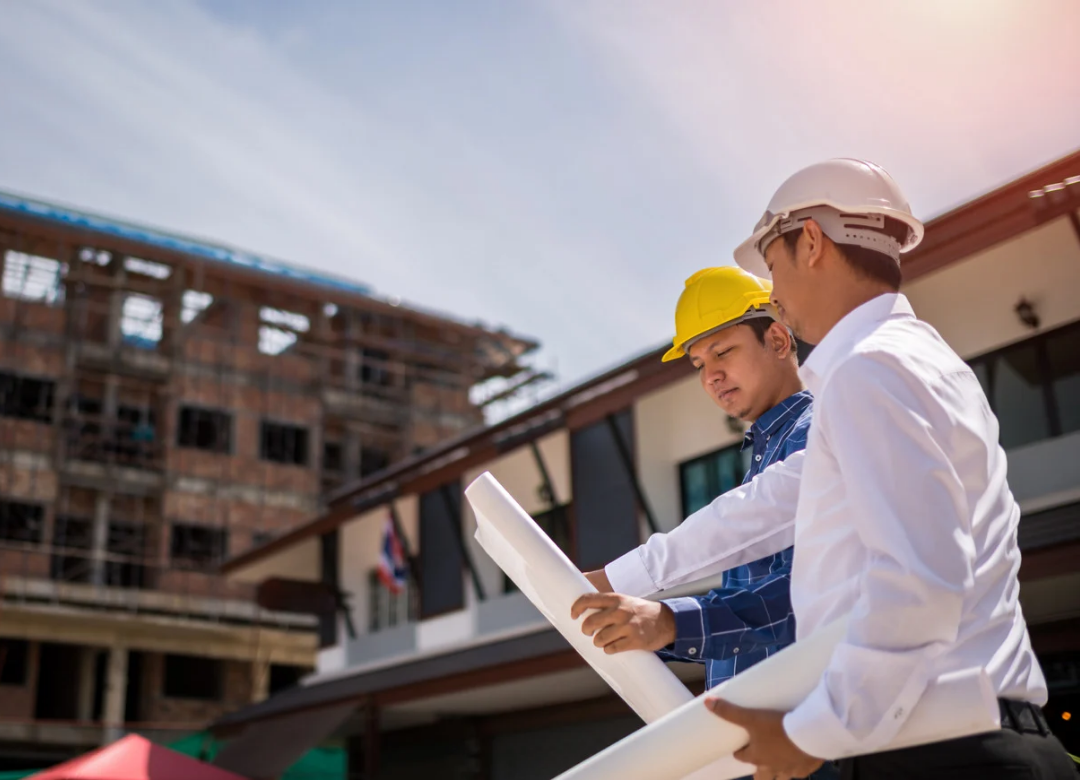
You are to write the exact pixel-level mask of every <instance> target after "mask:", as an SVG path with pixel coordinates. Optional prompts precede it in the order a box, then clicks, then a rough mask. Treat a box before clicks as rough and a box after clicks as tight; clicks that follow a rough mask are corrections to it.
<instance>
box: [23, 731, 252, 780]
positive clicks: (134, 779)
mask: <svg viewBox="0 0 1080 780" xmlns="http://www.w3.org/2000/svg"><path fill="white" fill-rule="evenodd" d="M27 780H246V778H244V777H242V776H241V775H237V774H233V773H232V772H226V771H225V770H224V769H218V768H217V767H216V766H211V765H210V764H206V763H203V762H202V761H199V760H197V759H194V758H191V757H190V756H185V755H184V754H183V753H177V752H176V751H175V750H169V749H168V748H167V747H162V746H161V745H156V744H154V743H153V742H151V741H150V740H148V739H146V738H145V737H140V736H139V735H138V734H129V735H128V736H126V737H124V738H123V739H120V740H117V741H116V742H113V743H112V744H111V745H106V746H105V747H103V748H99V749H97V750H95V751H94V752H93V753H87V754H86V755H85V756H79V757H78V758H73V759H71V760H70V761H65V762H64V763H62V764H57V765H56V766H54V767H52V768H51V769H45V770H43V771H41V772H38V773H37V774H36V775H31V776H30V777H29V778H27Z"/></svg>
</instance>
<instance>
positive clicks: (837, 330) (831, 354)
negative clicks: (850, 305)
mask: <svg viewBox="0 0 1080 780" xmlns="http://www.w3.org/2000/svg"><path fill="white" fill-rule="evenodd" d="M914 316H915V310H914V309H912V308H911V304H910V303H909V302H908V299H907V296H905V295H904V294H902V293H885V294H883V295H879V296H877V297H876V298H871V299H870V300H868V301H867V302H866V303H864V304H862V305H861V306H857V307H856V308H854V309H852V310H851V311H849V312H848V313H847V314H845V315H844V316H843V318H841V320H840V321H839V322H838V323H836V324H835V325H833V326H832V329H831V330H829V332H828V333H826V334H825V338H823V339H822V340H821V343H820V344H818V345H817V346H816V347H814V350H813V352H811V353H810V357H808V358H807V359H806V362H805V363H803V365H802V368H800V369H799V374H800V375H801V377H802V380H803V383H804V384H805V385H806V386H807V387H808V388H809V389H810V391H811V392H812V393H814V394H815V395H816V394H818V393H820V392H821V389H822V387H823V386H824V385H825V380H826V379H828V377H829V374H831V373H832V370H833V369H834V368H835V367H836V366H837V365H838V364H839V363H840V361H841V360H842V359H843V358H844V357H846V356H847V355H850V354H851V352H852V350H853V349H854V348H855V345H856V344H858V343H859V342H860V341H862V340H863V339H864V338H866V337H867V336H868V335H870V334H871V333H873V332H874V330H875V329H876V328H877V326H878V325H880V324H881V323H882V322H884V321H885V320H888V319H891V318H893V317H912V318H913V317H914Z"/></svg>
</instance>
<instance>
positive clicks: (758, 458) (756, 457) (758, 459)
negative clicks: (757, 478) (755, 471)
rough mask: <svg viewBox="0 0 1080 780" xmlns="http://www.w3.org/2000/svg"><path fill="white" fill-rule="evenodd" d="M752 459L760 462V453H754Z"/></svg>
mask: <svg viewBox="0 0 1080 780" xmlns="http://www.w3.org/2000/svg"><path fill="white" fill-rule="evenodd" d="M754 460H756V461H757V462H758V463H760V462H761V456H760V455H755V456H754Z"/></svg>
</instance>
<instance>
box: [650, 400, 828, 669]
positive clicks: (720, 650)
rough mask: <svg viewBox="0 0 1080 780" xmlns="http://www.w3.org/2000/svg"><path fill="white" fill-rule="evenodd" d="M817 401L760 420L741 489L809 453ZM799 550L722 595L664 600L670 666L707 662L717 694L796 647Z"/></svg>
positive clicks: (750, 568)
mask: <svg viewBox="0 0 1080 780" xmlns="http://www.w3.org/2000/svg"><path fill="white" fill-rule="evenodd" d="M812 408H813V397H812V396H811V395H810V391H809V390H803V391H802V392H799V393H795V394H794V395H792V396H789V397H787V398H785V399H784V400H783V401H781V402H780V403H779V404H777V405H776V406H774V407H773V408H772V409H770V410H769V411H767V412H765V414H763V415H761V417H759V418H758V419H757V420H756V421H755V422H754V424H753V425H751V426H750V430H749V431H747V433H746V438H745V439H744V440H743V449H744V450H745V449H746V448H747V447H749V448H751V449H752V453H753V458H752V460H751V462H750V470H749V471H747V472H746V477H745V478H744V479H743V484H745V483H747V482H749V481H750V480H752V479H753V478H754V477H755V476H757V474H758V473H760V472H761V470H762V469H764V468H765V467H766V466H769V465H771V464H773V463H776V462H777V461H781V460H783V459H784V458H786V457H787V456H788V455H790V454H791V453H793V452H798V451H799V450H802V449H805V448H806V436H807V434H808V433H809V432H810V415H811V410H812ZM793 551H794V548H793V547H789V548H787V549H786V550H784V551H783V552H779V553H777V554H776V555H771V556H769V557H767V558H762V559H761V560H758V561H754V562H752V563H748V564H745V565H743V566H737V567H736V568H734V569H731V570H729V571H726V572H724V587H722V588H718V589H716V590H713V591H710V592H709V593H708V595H706V596H690V597H687V598H677V599H665V600H664V603H665V604H667V605H668V606H669V607H670V608H671V611H672V612H674V613H675V642H674V643H673V644H671V645H668V647H666V648H664V650H662V651H661V652H660V655H661V657H663V658H665V659H666V660H675V661H694V662H705V664H706V671H707V681H706V682H707V685H708V687H709V688H712V687H714V686H716V685H719V684H720V683H722V682H724V680H727V679H729V678H731V677H734V676H735V674H736V673H738V672H740V671H742V670H743V669H747V668H749V667H751V666H753V665H754V664H756V663H757V662H758V661H761V660H764V659H765V658H768V657H769V656H770V655H772V654H773V653H775V652H776V651H777V650H780V649H781V648H783V647H786V646H787V645H789V644H791V643H792V642H794V641H795V614H794V613H793V612H792V609H791V593H790V586H791V558H792V554H793Z"/></svg>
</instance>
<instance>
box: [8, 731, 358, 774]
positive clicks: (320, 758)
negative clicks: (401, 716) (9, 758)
mask: <svg viewBox="0 0 1080 780" xmlns="http://www.w3.org/2000/svg"><path fill="white" fill-rule="evenodd" d="M167 747H168V748H170V749H171V750H175V751H176V752H177V753H183V754H184V755H187V756H191V757H192V758H197V759H199V760H201V761H213V760H214V757H215V756H216V755H217V754H218V752H219V751H220V750H221V747H222V743H221V742H218V741H217V740H216V739H214V738H213V737H212V736H211V735H210V734H208V733H207V732H205V731H203V732H197V733H195V734H189V735H188V736H186V737H183V738H182V739H178V740H176V741H175V742H172V743H170V744H169V745H167ZM347 775H348V757H347V755H346V753H345V750H344V749H342V748H332V747H315V748H312V749H311V750H309V751H308V752H307V753H305V754H304V755H302V756H301V757H300V760H299V761H297V762H296V763H295V764H293V765H292V766H291V767H289V768H288V769H287V770H285V773H284V774H283V775H282V776H281V780H346V777H347ZM0 780H5V778H3V777H0Z"/></svg>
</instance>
